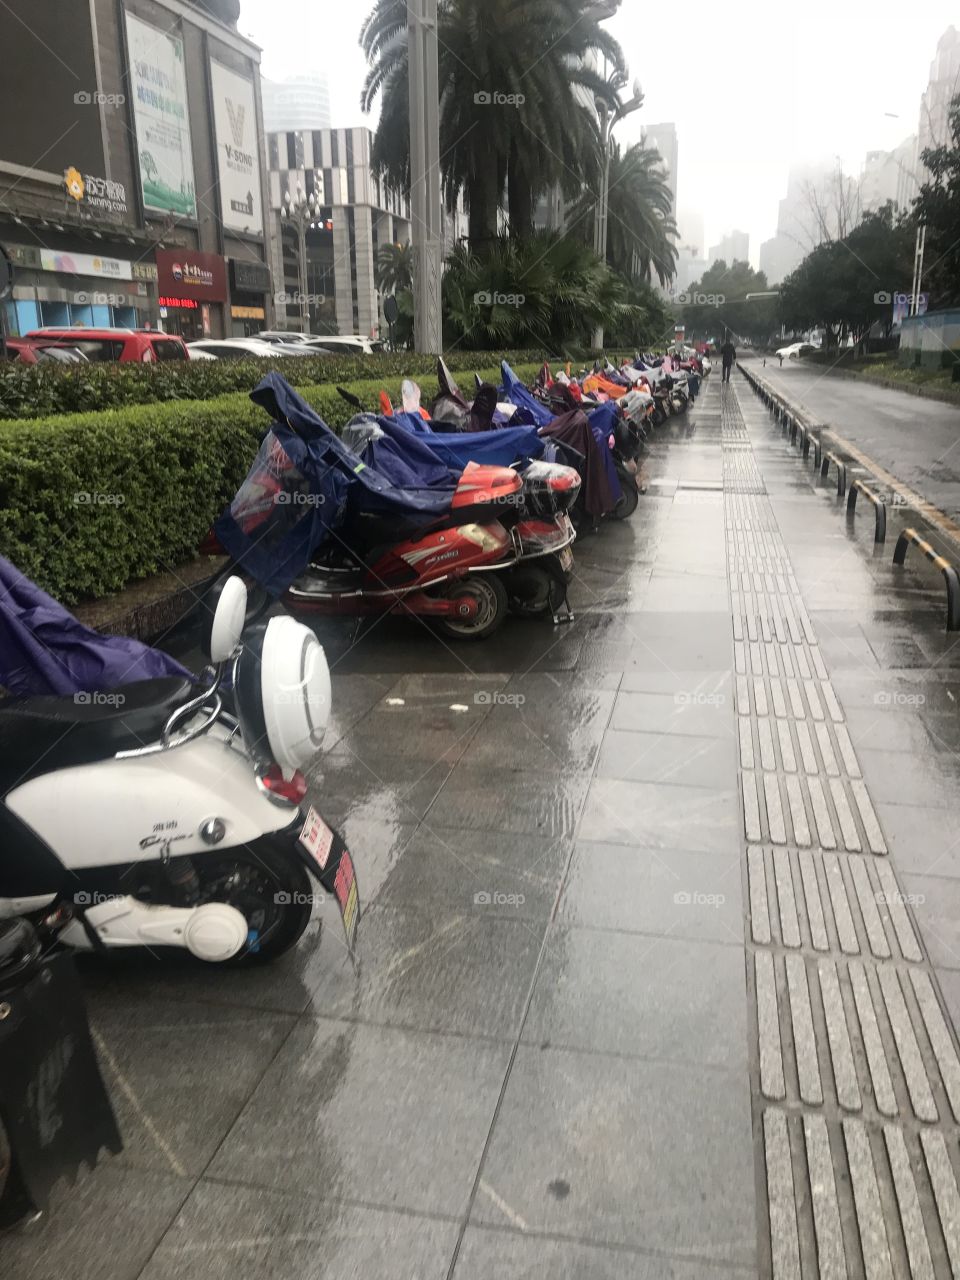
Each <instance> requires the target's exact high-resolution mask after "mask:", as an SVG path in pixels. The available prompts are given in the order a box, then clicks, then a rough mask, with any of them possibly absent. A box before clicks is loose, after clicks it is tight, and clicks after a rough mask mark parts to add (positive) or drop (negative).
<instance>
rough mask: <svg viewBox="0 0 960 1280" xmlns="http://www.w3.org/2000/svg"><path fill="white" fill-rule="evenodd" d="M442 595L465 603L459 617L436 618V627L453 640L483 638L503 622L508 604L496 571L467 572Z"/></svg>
mask: <svg viewBox="0 0 960 1280" xmlns="http://www.w3.org/2000/svg"><path fill="white" fill-rule="evenodd" d="M444 594H445V595H446V597H447V599H448V600H456V601H463V603H464V605H465V606H466V607H465V610H464V616H463V617H450V618H441V619H438V622H437V625H438V627H439V629H440V630H441V631H442V632H443V633H444V635H448V636H450V637H451V638H452V639H454V640H486V638H487V636H492V635H493V633H494V631H496V630H497V628H498V627H499V626H501V625H502V624H503V620H504V618H506V616H507V611H508V610H509V607H510V602H509V600H508V598H507V592H506V588H505V587H504V585H503V583H502V582H501V581H500V574H499V573H476V574H471V575H470V576H469V577H467V578H463V579H462V580H461V581H459V582H454V583H453V584H452V585H451V586H450V587H448V588H447V590H446V592H445V593H444Z"/></svg>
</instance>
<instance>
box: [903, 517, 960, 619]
mask: <svg viewBox="0 0 960 1280" xmlns="http://www.w3.org/2000/svg"><path fill="white" fill-rule="evenodd" d="M911 544H913V546H915V547H919V548H920V550H921V551H922V552H923V554H924V555H925V556H926V557H927V559H928V560H930V561H932V563H933V564H935V565H936V566H937V568H938V569H939V570H940V571H941V572H942V574H943V580H944V582H945V583H946V584H947V630H948V631H960V574H958V573H957V571H956V569H955V568H954V567H953V565H952V564H951V563H950V561H949V560H946V559H944V557H943V556H942V555H940V553H939V552H938V551H936V550H935V549H934V548H933V547H931V545H930V543H929V542H927V541H926V540H925V539H924V538H921V537H920V535H919V533H917V531H916V529H904V531H903V532H902V533H901V534H900V537H899V538H898V539H897V546H896V549H895V550H894V553H893V563H894V564H896V565H901V566H902V565H903V563H904V561H905V560H906V558H907V547H908V546H910V545H911Z"/></svg>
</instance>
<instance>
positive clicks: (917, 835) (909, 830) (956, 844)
mask: <svg viewBox="0 0 960 1280" xmlns="http://www.w3.org/2000/svg"><path fill="white" fill-rule="evenodd" d="M891 801H892V803H891ZM874 807H875V809H876V812H877V817H878V818H879V819H880V825H881V827H882V828H883V832H884V835H885V836H886V840H887V844H888V846H889V848H890V852H891V854H892V855H893V861H894V864H895V866H896V868H897V870H898V871H900V872H908V873H912V874H917V875H936V876H950V877H960V832H958V831H957V822H956V814H955V812H954V813H951V812H950V811H949V810H947V809H928V808H926V807H925V806H921V805H911V804H898V803H897V802H896V798H895V796H886V797H885V798H884V802H881V803H878V804H876V805H875V806H874Z"/></svg>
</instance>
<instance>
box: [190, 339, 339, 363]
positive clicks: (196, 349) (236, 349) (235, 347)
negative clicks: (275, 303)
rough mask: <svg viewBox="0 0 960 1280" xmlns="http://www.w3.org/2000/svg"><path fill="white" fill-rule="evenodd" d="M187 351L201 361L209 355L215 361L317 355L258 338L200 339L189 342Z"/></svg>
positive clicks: (288, 345) (306, 350) (302, 349)
mask: <svg viewBox="0 0 960 1280" xmlns="http://www.w3.org/2000/svg"><path fill="white" fill-rule="evenodd" d="M187 350H188V351H189V352H190V357H191V359H193V358H195V356H196V355H197V354H198V353H199V355H200V357H201V359H202V358H203V356H205V355H207V356H212V357H213V358H214V359H215V360H276V359H286V358H287V357H289V356H305V355H311V354H315V353H313V352H311V351H309V350H308V349H304V348H300V347H296V346H294V345H293V344H292V343H289V344H285V345H282V346H281V345H279V344H271V343H269V342H260V341H259V339H257V338H200V339H198V340H197V341H196V342H188V343H187Z"/></svg>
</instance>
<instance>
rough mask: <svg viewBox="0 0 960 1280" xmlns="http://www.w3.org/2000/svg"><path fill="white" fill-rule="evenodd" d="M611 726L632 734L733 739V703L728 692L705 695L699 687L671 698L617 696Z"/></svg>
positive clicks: (669, 695) (666, 695)
mask: <svg viewBox="0 0 960 1280" xmlns="http://www.w3.org/2000/svg"><path fill="white" fill-rule="evenodd" d="M610 727H611V728H612V729H621V730H627V731H629V732H634V733H681V734H692V735H693V736H695V737H704V738H726V737H732V735H733V703H732V701H731V699H730V697H729V692H725V691H722V690H721V691H717V692H715V693H713V692H711V693H704V692H703V690H702V688H700V687H699V684H698V685H694V686H693V687H692V688H690V689H688V690H682V691H679V692H677V693H675V694H672V695H671V694H660V693H618V694H617V701H616V703H615V704H614V708H613V719H612V721H611V723H610Z"/></svg>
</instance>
